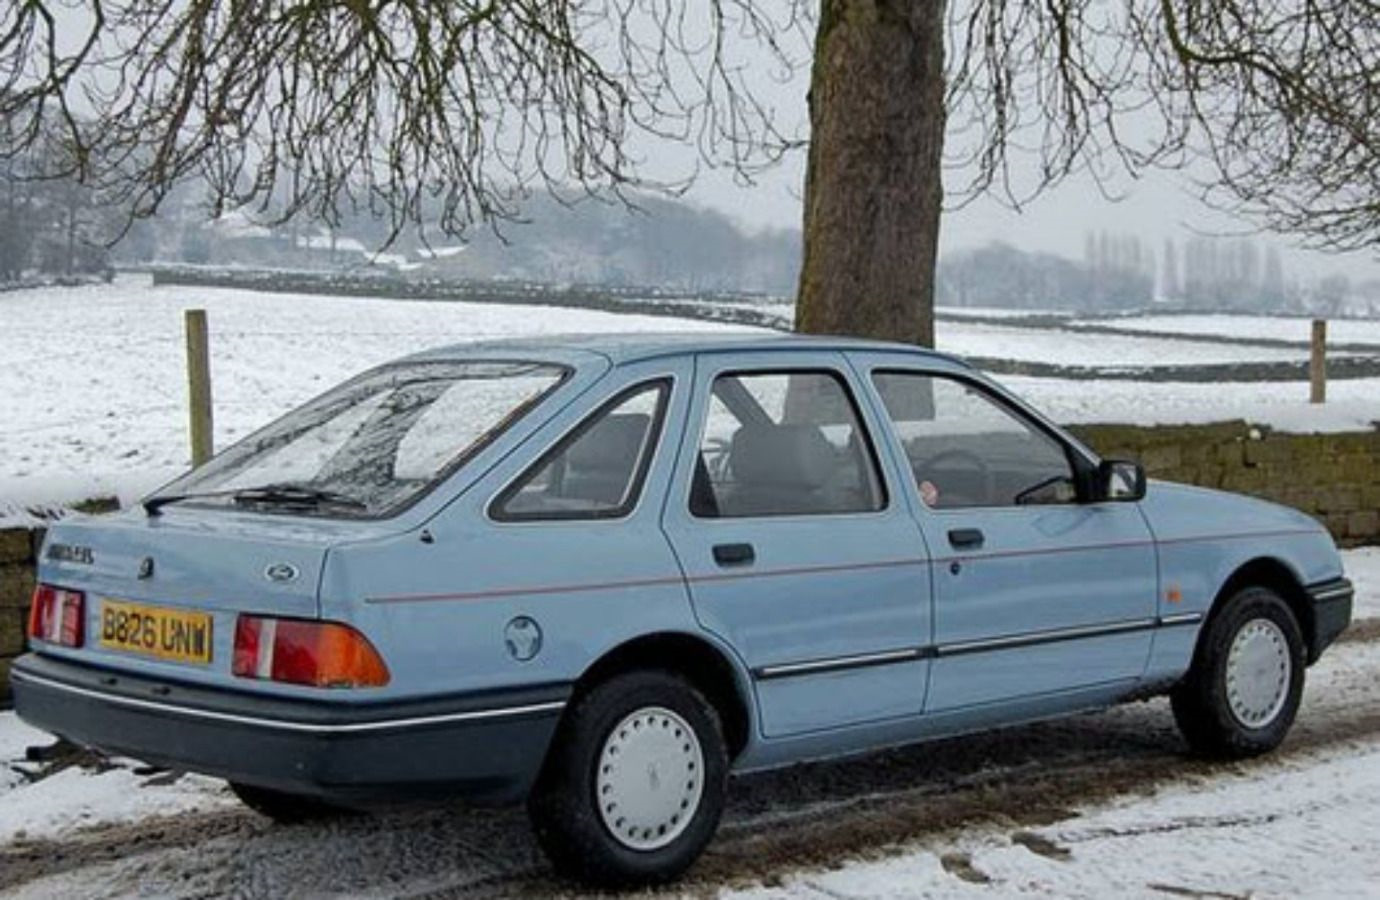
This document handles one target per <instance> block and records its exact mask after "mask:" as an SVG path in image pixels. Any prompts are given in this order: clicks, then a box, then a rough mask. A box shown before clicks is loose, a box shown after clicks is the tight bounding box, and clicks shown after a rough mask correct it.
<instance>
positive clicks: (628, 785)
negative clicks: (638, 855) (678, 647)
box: [594, 706, 704, 850]
mask: <svg viewBox="0 0 1380 900" xmlns="http://www.w3.org/2000/svg"><path fill="white" fill-rule="evenodd" d="M594 790H595V794H596V797H597V798H598V801H599V815H600V817H601V818H602V819H603V820H604V827H605V828H607V829H608V830H609V833H610V834H612V835H613V836H614V838H616V839H617V840H618V842H619V843H620V844H622V845H623V846H625V847H628V848H630V849H633V850H656V849H659V848H661V847H665V846H666V845H667V844H669V843H671V842H672V841H674V840H675V839H676V838H677V837H679V836H680V834H681V832H683V831H684V830H685V829H686V827H687V826H688V825H689V824H690V820H691V819H692V818H694V816H695V810H697V809H698V808H699V805H700V795H701V793H703V790H704V754H703V753H702V752H701V751H700V742H699V739H698V738H697V737H696V736H695V732H694V729H692V728H691V727H690V725H689V723H687V722H686V721H685V720H684V719H682V718H681V717H680V716H679V715H677V714H676V713H674V712H672V711H671V710H669V709H666V708H664V707H660V706H649V707H645V708H643V709H639V710H637V711H636V712H634V713H632V714H631V715H629V716H627V717H626V718H625V719H623V721H621V722H619V723H618V724H617V725H615V726H614V728H613V731H611V732H609V736H608V737H607V738H606V739H605V740H604V749H603V751H602V752H601V753H600V754H599V772H598V776H597V777H596V779H595V785H594Z"/></svg>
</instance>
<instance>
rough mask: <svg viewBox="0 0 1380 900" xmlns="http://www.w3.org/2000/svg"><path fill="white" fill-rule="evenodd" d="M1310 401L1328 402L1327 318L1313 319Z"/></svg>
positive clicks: (1309, 365) (1309, 364) (1309, 371)
mask: <svg viewBox="0 0 1380 900" xmlns="http://www.w3.org/2000/svg"><path fill="white" fill-rule="evenodd" d="M1308 402H1309V403H1325V402H1327V320H1326V319H1314V320H1313V340H1312V347H1311V352H1310V353H1309V356H1308Z"/></svg>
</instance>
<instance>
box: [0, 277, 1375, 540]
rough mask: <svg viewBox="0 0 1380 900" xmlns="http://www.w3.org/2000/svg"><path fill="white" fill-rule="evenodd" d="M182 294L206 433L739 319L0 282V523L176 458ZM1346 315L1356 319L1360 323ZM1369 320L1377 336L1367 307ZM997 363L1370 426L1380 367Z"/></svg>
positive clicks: (958, 336) (1291, 422)
mask: <svg viewBox="0 0 1380 900" xmlns="http://www.w3.org/2000/svg"><path fill="white" fill-rule="evenodd" d="M188 307H201V308H204V309H206V310H207V314H208V318H209V323H210V331H211V357H212V362H211V365H212V378H213V382H214V393H215V426H216V428H215V430H216V444H217V446H225V445H226V444H228V443H229V442H231V441H233V440H235V439H236V438H238V437H241V436H243V435H244V434H246V433H248V432H249V431H251V430H253V429H254V428H256V427H258V426H260V425H262V424H264V423H266V422H267V421H269V420H271V419H272V418H274V417H276V416H277V415H279V414H281V413H283V412H285V411H286V410H288V409H290V408H292V407H293V406H296V405H297V404H299V403H301V402H303V401H304V400H306V399H308V398H310V397H312V396H314V395H315V394H317V393H319V392H321V391H322V390H324V389H326V388H328V387H330V386H332V385H334V384H336V383H337V382H339V381H341V380H343V379H344V378H346V377H348V376H350V375H352V374H354V373H357V372H359V371H361V370H363V369H365V368H368V367H369V366H372V365H375V364H377V363H380V362H383V361H385V360H388V359H392V358H394V357H397V356H400V355H403V354H406V353H409V352H413V351H416V350H420V349H424V348H428V347H434V346H438V345H443V344H447V343H455V342H463V341H472V340H479V339H484V338H496V337H505V336H517V335H532V334H553V333H566V332H599V331H636V330H657V331H665V330H676V329H682V330H683V329H703V330H718V329H725V328H737V326H726V325H720V324H713V323H708V322H702V321H695V320H688V319H687V320H677V319H667V318H653V317H648V316H638V315H621V314H613V313H606V312H596V311H589V310H574V309H557V308H534V307H518V306H492V305H483V304H469V303H430V302H421V301H398V300H371V299H367V298H345V297H328V296H319V295H293V294H259V293H255V292H252V291H241V290H229V289H220V288H187V287H157V288H155V287H153V286H152V285H151V284H150V283H149V280H148V279H147V278H145V277H142V276H128V277H122V278H121V279H118V280H117V281H116V282H115V283H114V284H111V285H92V286H87V287H79V288H56V287H54V288H38V289H33V290H23V291H14V292H9V293H5V294H2V295H0V522H3V521H7V520H13V519H16V518H23V512H22V511H23V510H24V509H25V508H27V507H34V506H44V505H54V504H62V503H67V502H72V501H77V500H82V499H86V498H89V497H92V496H98V495H110V494H117V495H120V496H121V497H123V498H124V499H126V500H128V499H130V498H132V497H135V496H138V495H140V494H142V493H145V492H147V491H148V490H150V489H152V488H154V487H156V486H157V485H158V484H160V483H163V482H165V481H167V480H170V479H171V478H172V477H174V476H175V475H176V474H178V473H179V472H180V471H181V470H182V469H183V467H184V466H185V465H186V460H187V455H188V451H187V437H186V427H187V425H186V412H185V396H186V385H185V380H186V375H185V370H184V360H183V353H184V351H183V342H182V327H183V325H182V311H183V310H184V309H185V308H188ZM782 310H783V311H786V312H788V310H787V309H786V308H785V307H782ZM968 312H972V311H968ZM1195 318H1198V317H1195ZM1206 318H1207V319H1209V320H1210V321H1209V322H1208V323H1207V324H1208V325H1212V324H1213V322H1215V320H1216V319H1220V318H1228V319H1229V324H1231V325H1232V327H1233V328H1235V329H1236V331H1234V332H1233V333H1236V332H1239V331H1240V328H1239V327H1237V326H1241V325H1243V323H1244V324H1250V323H1256V324H1257V325H1259V327H1260V328H1261V329H1264V330H1267V331H1268V330H1269V329H1275V328H1280V327H1283V326H1281V325H1280V324H1279V323H1281V322H1285V321H1286V320H1275V319H1259V320H1257V319H1243V318H1241V317H1206ZM1116 321H1117V322H1118V323H1119V324H1130V323H1143V322H1147V321H1152V320H1150V319H1124V320H1122V319H1117V320H1116ZM1286 324H1287V322H1286ZM1340 324H1343V323H1339V325H1340ZM1345 324H1347V325H1348V326H1355V327H1356V328H1360V326H1361V324H1362V323H1345ZM1370 324H1371V325H1373V326H1374V328H1375V333H1376V334H1377V335H1380V323H1370ZM1358 333H1359V332H1358ZM938 339H939V344H940V348H941V349H943V350H946V351H949V352H954V353H959V354H964V355H974V356H987V357H998V358H1003V359H1011V360H1028V361H1040V362H1056V363H1064V364H1070V365H1085V366H1086V365H1093V366H1096V365H1115V366H1119V367H1139V366H1149V365H1155V364H1160V365H1163V364H1170V363H1211V362H1244V361H1271V360H1278V359H1293V358H1296V357H1298V356H1299V355H1300V352H1296V351H1293V350H1287V349H1285V350H1279V349H1270V348H1253V347H1241V346H1237V345H1229V344H1211V343H1191V342H1186V341H1178V340H1173V339H1163V338H1153V337H1147V338H1136V337H1118V336H1101V335H1097V336H1094V335H1083V334H1075V333H1069V332H1057V331H1050V330H1043V329H1033V328H1020V327H1009V326H1003V325H993V324H991V323H984V322H955V321H943V320H941V322H940V323H939V335H938ZM1003 380H1004V381H1005V382H1006V383H1007V384H1009V385H1010V386H1011V387H1012V388H1013V389H1015V390H1016V391H1017V392H1018V393H1021V394H1022V395H1024V396H1025V397H1026V398H1027V399H1029V400H1030V401H1032V402H1033V403H1034V404H1035V405H1036V406H1037V407H1040V408H1041V409H1043V410H1044V411H1045V412H1047V413H1048V414H1049V415H1050V416H1051V417H1052V418H1054V419H1055V420H1057V421H1062V422H1141V423H1183V422H1207V421H1217V420H1222V419H1228V418H1245V419H1249V420H1252V421H1255V422H1260V423H1264V424H1270V425H1274V426H1276V427H1282V428H1287V429H1290V430H1297V431H1315V430H1329V431H1335V430H1348V429H1355V428H1368V427H1370V423H1372V422H1373V421H1375V420H1377V419H1380V379H1364V380H1353V381H1336V382H1334V383H1333V384H1332V385H1331V386H1330V388H1329V402H1328V404H1327V405H1325V406H1322V407H1317V406H1311V405H1309V404H1308V402H1307V396H1306V390H1307V388H1306V385H1304V384H1303V383H1295V382H1289V383H1282V384H1275V385H1268V386H1266V385H1259V384H1252V383H1223V384H1183V383H1155V382H1137V381H1066V380H1061V379H1049V378H1023V377H1007V378H1004V379H1003Z"/></svg>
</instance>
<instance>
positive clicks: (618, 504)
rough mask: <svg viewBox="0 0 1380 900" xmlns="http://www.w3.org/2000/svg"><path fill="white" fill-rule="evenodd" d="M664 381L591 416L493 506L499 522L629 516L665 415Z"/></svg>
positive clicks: (633, 391)
mask: <svg viewBox="0 0 1380 900" xmlns="http://www.w3.org/2000/svg"><path fill="white" fill-rule="evenodd" d="M669 393H670V383H669V382H668V381H664V380H663V381H654V382H650V383H647V384H643V385H638V386H637V387H635V388H632V389H630V390H628V391H624V392H623V393H622V394H620V395H618V396H617V397H615V398H614V399H613V400H611V401H610V402H609V403H606V404H605V405H604V406H603V407H601V408H600V409H598V410H596V411H595V412H594V413H593V414H591V415H590V416H589V418H588V419H586V420H585V422H584V423H583V424H581V425H580V426H579V427H577V428H576V429H575V430H574V431H573V432H571V433H570V434H569V435H568V436H567V437H566V438H565V439H564V440H562V441H561V442H560V443H559V444H557V445H556V447H555V448H554V449H552V450H551V451H549V452H548V453H546V454H545V455H544V456H543V457H542V458H541V459H539V460H538V461H537V463H536V464H535V465H534V466H532V468H530V469H528V470H527V472H525V473H524V474H523V475H521V476H519V477H518V479H517V481H515V482H513V484H512V486H511V487H509V488H507V489H506V490H505V491H504V492H503V493H502V494H500V495H499V497H498V499H497V500H496V501H495V502H494V506H493V511H492V513H491V514H492V515H493V517H494V518H495V519H499V520H500V521H520V520H529V519H607V518H619V517H622V516H625V515H627V514H628V513H630V512H632V510H633V508H634V507H635V506H636V505H637V498H638V495H639V494H640V493H641V490H642V482H643V481H644V480H645V479H646V475H647V469H648V467H649V466H650V465H651V460H652V454H653V451H654V450H655V448H656V443H657V438H658V435H659V434H660V431H661V422H662V419H663V417H664V414H665V407H666V398H667V395H668V394H669Z"/></svg>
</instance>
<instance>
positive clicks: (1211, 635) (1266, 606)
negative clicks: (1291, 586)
mask: <svg viewBox="0 0 1380 900" xmlns="http://www.w3.org/2000/svg"><path fill="white" fill-rule="evenodd" d="M1306 664H1307V657H1306V653H1305V648H1304V643H1303V632H1302V630H1301V629H1300V628H1299V623H1298V620H1297V619H1296V618H1295V617H1294V613H1293V611H1292V610H1290V609H1289V606H1288V604H1287V603H1285V602H1284V599H1283V598H1282V597H1280V596H1279V594H1277V593H1275V592H1274V591H1272V590H1270V589H1269V588H1266V587H1258V586H1257V587H1247V588H1244V589H1242V590H1240V591H1238V592H1237V593H1235V594H1233V595H1232V596H1231V597H1229V598H1227V600H1226V601H1225V603H1224V604H1223V606H1222V608H1221V609H1220V610H1219V611H1217V612H1216V613H1215V614H1214V615H1213V616H1212V617H1211V618H1210V619H1209V620H1208V622H1207V625H1206V627H1205V628H1204V630H1203V633H1202V634H1201V635H1200V636H1199V638H1198V647H1197V650H1196V651H1195V652H1194V657H1193V665H1192V667H1191V668H1190V669H1189V672H1188V675H1187V676H1186V677H1185V678H1184V680H1183V681H1181V682H1180V683H1179V684H1178V686H1176V687H1175V688H1174V690H1173V691H1172V692H1171V693H1170V703H1171V705H1172V707H1173V710H1174V721H1175V722H1176V723H1177V724H1178V726H1179V731H1180V732H1181V733H1182V734H1183V736H1184V739H1185V740H1187V741H1188V745H1189V748H1190V749H1191V750H1192V751H1193V752H1194V753H1196V754H1198V755H1201V756H1207V757H1212V758H1216V759H1242V758H1245V757H1250V756H1256V755H1259V754H1261V753H1266V752H1268V751H1270V750H1273V749H1274V748H1275V747H1278V746H1279V744H1280V742H1281V741H1283V740H1284V737H1285V735H1286V734H1288V733H1289V728H1290V726H1292V725H1293V724H1294V717H1295V715H1296V714H1297V713H1298V709H1299V702H1300V700H1301V699H1302V697H1303V681H1304V669H1305V667H1306Z"/></svg>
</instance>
